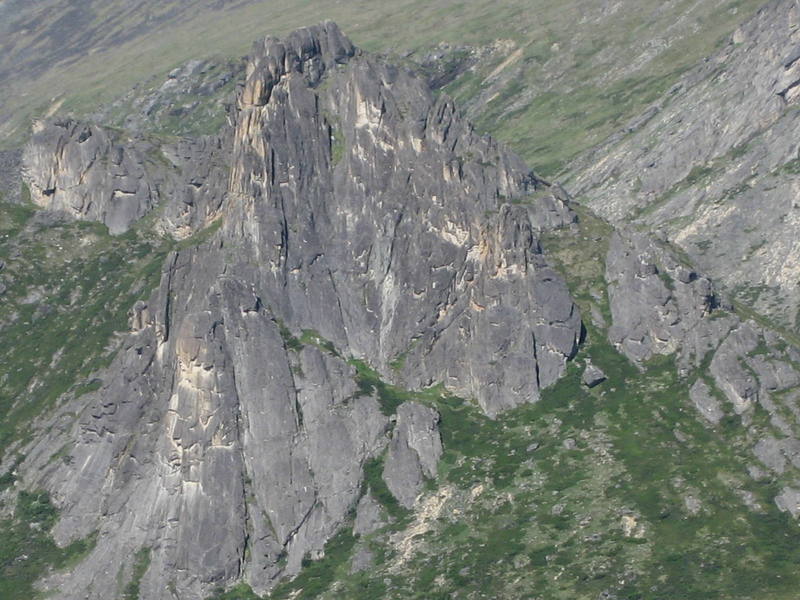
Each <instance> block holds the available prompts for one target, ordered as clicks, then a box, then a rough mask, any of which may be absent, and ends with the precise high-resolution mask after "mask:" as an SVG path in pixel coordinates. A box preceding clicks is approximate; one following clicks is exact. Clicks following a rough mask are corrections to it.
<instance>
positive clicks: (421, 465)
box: [383, 402, 442, 508]
mask: <svg viewBox="0 0 800 600" xmlns="http://www.w3.org/2000/svg"><path fill="white" fill-rule="evenodd" d="M441 455H442V440H441V437H440V436H439V413H437V412H436V411H435V410H434V409H432V408H430V407H428V406H424V405H422V404H419V403H417V402H404V403H403V404H401V405H400V407H399V408H398V409H397V424H396V425H395V428H394V433H393V434H392V441H391V442H390V443H389V452H388V454H387V455H386V462H385V464H384V467H383V479H384V481H385V482H386V486H387V487H388V488H389V491H390V492H392V495H393V496H394V497H395V498H397V500H398V502H400V504H402V505H403V506H405V507H406V508H411V507H413V506H414V502H415V500H416V499H417V496H418V495H419V493H420V492H421V491H422V488H423V486H424V485H425V479H426V478H429V479H430V478H434V477H436V472H437V463H438V462H439V458H440V457H441Z"/></svg>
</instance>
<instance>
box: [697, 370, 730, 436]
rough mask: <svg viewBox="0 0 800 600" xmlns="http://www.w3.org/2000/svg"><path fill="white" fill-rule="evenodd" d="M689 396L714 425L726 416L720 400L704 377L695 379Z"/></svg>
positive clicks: (704, 416) (703, 415)
mask: <svg viewBox="0 0 800 600" xmlns="http://www.w3.org/2000/svg"><path fill="white" fill-rule="evenodd" d="M689 397H690V398H691V400H692V402H693V403H694V405H695V408H697V412H699V413H700V415H702V417H703V418H704V419H705V420H706V421H709V422H710V423H712V424H713V425H717V424H719V422H720V421H721V420H722V417H724V416H725V412H724V411H723V410H722V405H721V403H720V401H719V400H717V398H715V397H714V395H713V393H712V392H711V389H710V388H709V386H708V385H707V384H706V383H705V382H704V381H703V380H702V379H698V380H697V381H695V383H694V385H693V386H692V387H691V389H690V390H689Z"/></svg>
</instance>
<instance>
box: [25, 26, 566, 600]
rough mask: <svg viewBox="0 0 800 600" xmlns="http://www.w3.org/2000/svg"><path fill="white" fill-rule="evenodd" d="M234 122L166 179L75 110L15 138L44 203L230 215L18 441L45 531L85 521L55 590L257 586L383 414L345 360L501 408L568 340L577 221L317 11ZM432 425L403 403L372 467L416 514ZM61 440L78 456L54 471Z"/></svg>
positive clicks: (432, 443)
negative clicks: (88, 548) (55, 515)
mask: <svg viewBox="0 0 800 600" xmlns="http://www.w3.org/2000/svg"><path fill="white" fill-rule="evenodd" d="M323 81H324V84H325V85H321V83H323ZM231 120H232V123H233V125H232V129H230V130H225V131H223V132H221V134H220V135H219V136H218V137H211V138H201V139H199V140H194V141H185V142H179V143H177V144H173V145H171V146H166V147H162V148H153V150H154V151H157V152H159V153H160V155H161V156H160V157H159V158H158V160H154V161H153V162H154V163H160V165H161V166H158V164H151V163H150V162H149V161H150V159H151V158H153V157H152V156H151V157H150V158H147V159H145V158H142V156H143V154H142V152H141V151H140V145H139V143H138V142H135V141H134V142H133V143H132V144H128V143H127V141H126V140H118V139H114V138H113V136H112V135H111V134H110V133H109V132H106V131H104V130H102V128H98V127H96V126H94V125H81V124H78V123H75V122H71V121H70V122H61V123H60V124H58V123H46V124H43V125H41V126H40V130H39V132H38V134H39V137H38V138H36V136H35V138H36V139H35V140H34V142H32V144H31V145H30V146H29V148H28V150H27V160H28V163H27V164H29V167H28V169H29V170H28V172H27V175H26V176H27V177H28V179H29V181H31V182H32V183H35V184H36V185H35V187H36V194H35V196H36V199H37V201H38V202H40V203H41V204H42V205H43V206H47V207H48V208H51V209H57V210H63V211H66V212H68V213H69V214H71V215H72V216H73V217H75V218H85V219H95V220H99V221H101V222H105V223H106V224H108V225H109V228H112V230H113V231H114V232H119V231H122V230H124V229H125V228H126V227H129V226H130V225H131V223H133V221H134V220H135V219H136V218H139V217H140V216H141V215H142V214H144V213H145V212H146V211H147V210H149V209H150V208H152V207H153V206H154V205H155V203H156V201H158V202H159V215H157V216H155V217H154V218H155V219H156V222H157V227H161V228H162V229H163V231H165V232H167V233H169V234H170V235H173V236H174V237H179V238H180V237H186V236H187V235H189V234H191V233H192V232H195V231H197V230H199V229H201V228H203V227H205V226H206V225H208V224H209V223H210V222H212V221H214V220H216V219H219V220H220V221H221V223H222V225H221V227H220V229H219V230H218V231H217V232H216V233H213V234H212V235H210V237H209V239H208V240H207V241H206V242H204V243H202V244H199V245H197V246H195V247H185V248H182V249H181V250H179V251H177V252H174V253H172V254H170V255H169V256H168V258H167V260H166V261H165V264H164V266H163V270H162V277H161V282H160V285H159V287H158V289H157V290H156V291H155V292H153V294H152V295H151V297H150V298H148V299H147V300H146V301H145V302H143V303H141V304H137V305H135V306H134V307H133V310H132V311H131V315H130V324H131V331H130V332H129V333H128V334H127V336H126V338H125V339H124V341H123V343H122V347H121V350H120V351H119V353H118V355H117V356H116V358H115V360H114V362H113V363H112V365H111V367H110V368H109V369H107V370H106V371H104V372H103V373H102V374H101V379H102V381H103V385H102V387H101V389H99V390H97V391H96V392H93V393H90V394H86V395H84V396H81V397H79V398H72V399H70V400H69V401H67V402H65V404H64V405H63V406H62V407H61V408H60V411H61V412H60V413H59V414H60V415H62V416H63V415H64V414H67V413H72V414H75V415H77V417H76V418H75V419H74V421H70V423H71V424H70V425H69V426H64V427H60V428H56V427H53V428H49V429H48V430H47V431H46V433H44V434H43V435H42V436H41V437H40V438H39V439H37V441H36V442H35V443H34V444H32V445H31V446H30V447H29V448H27V449H26V452H25V455H26V461H25V464H24V465H23V466H22V467H21V470H22V471H24V475H23V479H24V481H23V483H24V485H26V486H29V487H31V488H34V487H41V488H44V489H46V490H48V491H50V492H51V494H52V496H53V500H54V502H55V503H56V504H57V506H58V507H59V509H60V511H61V513H60V514H61V518H60V520H59V522H58V524H57V525H56V526H55V528H54V529H53V535H54V537H55V539H56V540H57V541H58V543H59V544H65V543H69V542H70V541H72V540H75V539H77V538H81V537H84V536H86V535H88V534H90V533H91V532H93V531H96V530H98V531H99V535H98V542H97V546H96V548H95V549H94V550H93V551H92V552H91V553H90V554H89V556H88V557H87V558H86V559H85V560H84V561H82V562H81V563H79V564H78V565H77V566H76V567H74V569H72V570H71V571H70V572H69V573H68V574H63V575H59V577H60V578H61V579H60V580H59V583H60V585H59V587H60V589H61V591H60V592H59V594H60V595H58V596H57V597H58V598H63V599H65V600H66V599H70V600H71V599H72V598H76V597H81V598H86V599H88V600H100V599H105V598H110V597H113V596H114V595H115V594H116V593H117V588H118V585H119V581H121V582H123V583H125V582H127V580H128V579H129V578H130V576H131V572H130V569H128V568H126V567H123V568H120V565H126V564H128V563H129V562H130V561H129V558H130V556H131V555H132V554H133V553H135V552H136V551H137V550H139V549H141V548H145V547H148V548H151V553H150V559H151V560H150V565H149V568H148V569H147V571H146V573H145V574H144V575H143V577H142V580H141V584H140V590H141V595H142V597H147V598H158V597H160V595H161V594H162V593H163V590H165V589H170V588H174V589H177V590H179V595H180V597H181V598H187V599H195V598H202V597H205V596H207V595H208V594H209V593H210V591H211V590H213V589H214V588H215V587H217V586H219V585H221V584H226V583H230V582H232V581H234V580H237V579H240V578H242V577H243V578H244V579H245V580H246V581H247V582H248V583H249V584H250V585H251V586H252V588H253V589H254V590H255V591H256V592H257V593H259V594H263V593H266V592H267V591H268V590H269V589H271V588H272V587H273V586H274V585H275V582H276V581H277V580H279V579H280V578H281V577H285V576H293V575H295V574H296V573H297V572H298V571H299V569H300V567H301V564H302V561H303V558H304V557H306V556H310V557H311V558H317V557H320V556H322V553H323V552H324V546H325V542H326V541H327V540H329V539H330V538H331V537H332V536H333V535H334V534H335V533H336V532H337V531H338V530H339V529H341V528H342V527H343V526H345V524H346V523H347V520H348V517H349V515H350V513H351V511H352V509H353V507H354V506H356V504H357V503H358V501H359V496H360V494H361V489H362V485H363V481H362V479H363V473H362V468H363V465H364V464H365V463H366V462H367V461H368V460H370V459H372V458H375V457H377V456H380V455H381V454H382V453H383V452H384V451H385V450H386V444H387V436H386V432H387V430H388V427H389V423H390V421H389V418H388V416H387V415H385V414H383V412H382V410H381V406H380V405H379V403H378V400H377V399H376V398H375V397H372V396H369V395H367V396H365V395H362V393H361V389H362V388H360V387H359V386H358V385H357V373H356V370H355V369H354V368H353V366H351V364H349V363H348V361H347V360H345V359H344V358H343V357H345V356H346V357H355V358H362V359H365V360H367V361H368V362H369V364H370V366H372V367H374V368H375V369H376V370H377V371H378V372H379V373H380V374H381V376H382V377H384V378H385V379H392V380H393V381H394V382H395V383H397V384H399V385H403V386H407V387H412V388H423V387H426V386H429V385H431V384H433V383H437V382H441V383H443V384H444V385H445V386H446V387H447V388H448V389H449V390H451V391H453V392H455V393H458V394H461V395H463V396H465V397H470V398H475V399H476V400H477V401H478V403H479V404H480V406H481V407H482V408H483V409H484V411H485V412H486V413H487V414H489V415H492V416H494V415H496V414H498V413H499V412H500V411H502V410H505V409H508V408H511V407H513V406H517V405H519V404H521V403H524V402H532V401H535V400H537V399H538V398H539V395H540V392H541V390H542V389H543V388H545V387H547V386H549V385H552V384H553V383H555V381H557V379H558V378H559V377H560V376H561V375H562V374H563V373H564V370H565V366H566V361H567V360H568V359H569V358H571V357H572V356H573V355H574V353H575V351H576V349H577V344H578V340H579V339H580V334H581V321H580V316H579V313H578V310H577V308H576V307H575V305H574V303H573V302H572V299H571V298H570V296H569V293H568V291H567V288H566V285H565V284H564V282H563V280H562V279H561V278H560V276H559V275H557V274H556V272H555V271H554V270H553V269H552V268H551V267H550V266H549V265H548V264H547V261H546V260H545V257H544V255H543V254H542V250H541V248H540V245H539V241H538V236H539V235H540V233H541V232H542V231H543V230H546V229H548V228H552V227H557V226H564V225H568V224H569V223H570V222H572V221H573V220H574V215H573V214H572V212H571V211H570V210H569V208H568V207H567V205H566V203H565V198H562V197H561V196H562V195H563V193H562V191H561V190H560V189H559V188H558V187H557V186H555V185H551V184H549V183H547V182H544V181H542V180H540V179H538V178H537V177H536V176H535V175H534V174H533V173H531V171H530V170H529V169H528V168H527V167H525V165H524V164H523V163H522V161H521V160H520V159H519V158H518V157H517V156H515V155H514V154H512V153H511V152H509V151H508V150H506V149H505V148H504V147H503V146H501V145H499V144H497V143H496V142H495V141H493V140H491V139H490V138H487V137H484V136H481V135H478V134H477V133H475V132H474V130H473V128H472V126H471V125H470V124H469V123H468V122H467V121H466V120H464V119H463V118H462V117H461V115H460V114H459V113H458V111H457V110H456V109H455V107H454V105H453V103H452V101H450V100H449V99H447V97H446V96H440V97H439V98H438V99H434V98H433V97H432V95H431V93H430V91H429V90H428V89H427V88H426V86H425V85H424V83H423V82H422V81H421V80H419V79H418V78H416V77H415V76H414V75H413V74H412V73H410V72H408V71H406V70H405V69H403V68H399V67H395V66H393V65H388V64H385V63H384V62H383V61H380V60H378V59H375V58H373V57H370V56H368V55H366V54H364V53H362V52H360V51H359V50H357V49H355V48H354V47H353V46H352V44H350V42H349V41H347V39H346V38H344V36H343V35H342V34H341V32H340V31H339V30H338V28H337V27H336V26H335V25H333V24H331V23H326V24H323V25H320V26H317V27H312V28H308V29H304V30H300V31H298V32H295V33H294V34H291V35H290V36H288V37H287V38H286V39H285V40H284V41H280V40H276V39H274V38H267V39H265V40H263V41H262V42H259V43H258V44H256V46H255V49H254V55H253V56H252V58H251V59H250V62H249V64H248V69H247V81H246V82H245V84H244V86H243V87H242V89H241V90H240V92H239V95H238V99H237V102H236V106H235V108H234V110H233V112H232V114H231ZM81 144H89V146H81ZM54 147H58V148H63V149H64V158H63V159H62V158H60V157H59V153H58V152H56V153H54V152H53V151H52V150H53V148H54ZM89 148H93V150H92V151H91V152H89ZM144 154H146V153H144ZM91 156H96V160H94V162H92V161H91V160H90V157H91ZM162 159H164V160H162ZM165 161H166V163H168V165H171V166H168V165H167V164H164V162H165ZM104 165H105V167H104ZM104 169H105V170H104ZM81 172H85V173H86V176H85V177H84V178H83V179H81V177H80V173H81ZM115 175H118V177H116V176H115ZM87 178H88V179H87ZM148 182H158V186H155V185H150V183H148ZM116 186H122V187H119V188H118V187H116ZM32 187H34V186H32ZM123 188H124V191H125V194H126V195H125V196H124V198H125V202H123V203H122V204H119V205H118V204H116V203H115V202H111V201H109V198H110V197H113V190H122V189H123ZM156 189H158V190H160V192H159V193H158V194H156V193H155V191H154V190H156ZM102 190H104V192H103V193H101V191H102ZM45 192H48V193H45ZM533 192H536V194H535V195H534V194H533ZM94 194H99V195H98V196H97V197H96V198H95V196H94ZM92 198H94V200H91V199H92ZM120 207H122V208H120ZM118 208H119V210H117V209H118ZM123 208H124V210H123ZM304 331H305V332H306V334H305V335H302V338H303V339H304V340H306V341H307V340H308V338H309V336H310V337H311V338H312V339H313V340H315V341H314V343H306V344H305V345H303V344H301V343H300V342H299V341H298V339H297V338H299V337H301V332H304ZM401 358H402V360H400V359H401ZM392 365H394V366H398V365H399V367H398V368H397V369H395V368H392ZM57 418H58V415H54V416H53V419H57ZM437 423H438V414H437V413H436V411H434V410H433V409H431V408H428V407H426V406H423V405H421V404H418V403H414V402H407V403H404V404H402V405H401V406H400V407H399V408H398V409H397V419H396V424H395V428H394V431H393V433H392V435H391V441H390V442H389V449H388V453H387V454H386V459H385V470H384V478H385V480H386V482H387V485H388V486H389V489H390V490H391V491H392V493H393V494H395V495H396V496H397V497H398V499H400V501H401V503H402V504H403V505H404V506H412V505H413V502H414V499H415V498H416V496H417V495H418V494H419V492H420V491H421V490H422V485H423V483H424V480H425V478H433V477H435V476H436V472H437V462H438V460H439V457H440V455H441V452H442V446H441V440H440V437H439V433H438V429H437ZM66 443H69V444H70V445H71V448H72V451H71V456H72V458H73V460H72V461H71V462H70V464H64V463H63V461H51V460H50V459H51V457H52V454H53V452H54V449H57V448H61V447H63V446H64V444H66ZM362 525H364V523H362ZM365 526H366V525H365ZM372 526H375V523H373V524H372ZM118 578H119V581H118Z"/></svg>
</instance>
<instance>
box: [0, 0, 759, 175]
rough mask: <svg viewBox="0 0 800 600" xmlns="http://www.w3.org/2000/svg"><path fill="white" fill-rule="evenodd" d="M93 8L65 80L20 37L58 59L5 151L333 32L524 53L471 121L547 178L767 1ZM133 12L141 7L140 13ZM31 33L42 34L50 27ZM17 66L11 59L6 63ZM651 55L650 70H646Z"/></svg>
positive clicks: (21, 113) (361, 40) (23, 94)
mask: <svg viewBox="0 0 800 600" xmlns="http://www.w3.org/2000/svg"><path fill="white" fill-rule="evenodd" d="M59 1H60V0H50V4H51V5H53V7H55V8H53V9H52V10H51V11H50V13H52V12H53V11H55V12H56V14H57V12H58V11H57V10H56V8H57V7H58V6H60V4H59ZM95 4H97V5H99V6H102V10H100V9H95V17H94V21H93V22H91V23H86V24H81V25H80V26H76V28H75V33H74V34H73V35H72V36H67V38H66V40H67V41H66V46H67V47H69V48H72V47H74V46H76V45H77V44H78V43H79V42H80V41H81V39H82V38H80V36H81V35H82V34H84V33H85V32H86V31H87V30H88V31H89V32H91V33H90V35H91V36H94V38H96V44H95V45H96V48H97V50H96V51H94V52H89V53H86V52H83V53H81V54H80V55H79V59H78V60H75V59H74V58H73V59H69V60H68V61H67V62H68V68H65V67H66V65H64V64H58V61H57V60H55V59H56V58H57V57H58V51H59V50H58V49H57V48H56V49H53V48H48V47H47V44H45V43H44V42H41V41H40V40H39V38H38V37H37V36H42V35H43V32H42V31H41V30H40V29H37V28H36V26H31V29H30V31H28V32H27V33H23V34H19V33H17V34H16V37H15V38H14V44H12V46H13V48H12V50H14V51H16V52H17V54H19V56H22V52H23V51H24V50H26V49H27V50H30V49H31V48H39V47H41V49H40V50H38V51H40V52H43V53H45V54H47V53H48V52H49V53H52V54H53V57H54V61H53V62H54V66H53V67H52V68H49V69H46V70H45V71H44V72H42V73H37V78H36V79H35V80H33V81H30V80H27V79H26V78H25V76H24V73H23V74H18V75H19V76H15V78H14V79H13V83H14V85H11V86H8V88H7V89H5V90H2V91H0V100H2V101H3V102H2V105H3V107H4V109H5V111H6V118H8V115H9V114H10V115H13V117H11V120H9V121H6V122H5V123H3V122H2V119H0V144H4V145H10V144H14V143H19V142H20V141H21V140H22V139H23V138H24V136H25V135H26V134H27V120H28V119H29V118H30V117H32V116H35V115H40V114H42V113H44V112H46V111H47V110H48V109H49V108H51V107H53V105H54V103H57V102H61V101H63V104H60V107H59V108H58V110H59V111H74V112H76V113H79V114H80V113H86V112H90V111H91V110H92V109H93V108H95V107H96V106H98V105H99V104H102V103H107V102H110V101H111V100H113V99H115V98H117V97H119V96H120V95H121V94H123V93H124V92H125V91H127V90H128V89H130V88H131V87H132V86H133V85H134V84H135V83H136V82H139V81H143V80H145V79H147V78H149V77H151V76H152V75H154V74H165V73H166V72H167V71H169V70H170V69H172V68H173V67H175V66H177V65H178V64H181V63H183V62H185V61H186V60H188V59H191V58H197V57H204V56H209V55H230V56H240V55H242V54H245V53H246V52H247V50H248V48H249V45H250V42H251V41H252V40H254V39H256V38H259V37H261V36H262V35H264V34H266V33H270V34H277V35H280V34H283V33H286V32H287V31H290V30H291V29H294V28H296V27H299V26H303V25H308V24H311V23H316V22H319V21H321V20H323V19H334V20H336V21H337V22H339V24H340V25H341V26H342V27H343V29H344V30H345V31H346V33H348V34H349V35H350V36H351V37H352V39H353V40H354V41H355V42H356V43H357V44H359V45H361V46H362V47H364V48H366V49H369V50H375V51H405V50H417V51H424V49H426V48H430V47H432V46H435V45H436V44H438V43H439V42H449V43H451V44H467V45H476V46H481V45H486V44H491V43H493V42H495V41H497V40H508V41H509V45H508V46H507V50H506V52H507V53H509V54H511V53H514V52H517V51H519V52H520V58H519V59H518V60H516V61H511V63H510V64H509V65H507V67H506V69H505V70H507V71H508V70H514V69H517V68H521V70H520V71H519V73H517V72H516V71H514V76H513V77H511V78H510V79H509V81H507V82H505V84H504V85H500V86H499V87H498V89H497V90H496V95H495V96H494V98H493V99H492V100H491V101H490V102H488V104H485V105H484V102H483V101H482V102H481V105H480V106H479V107H477V108H476V111H477V112H476V114H475V116H476V117H478V122H479V125H480V126H481V128H483V129H484V130H486V131H488V132H492V133H494V134H496V135H497V136H498V137H499V138H501V139H504V140H506V141H508V142H510V143H511V144H512V146H514V147H515V148H516V149H517V150H518V151H519V152H521V153H522V154H523V156H524V157H525V158H527V159H528V160H529V161H531V162H532V164H533V165H534V166H535V167H538V168H539V169H540V170H541V171H542V172H543V173H545V174H553V173H555V172H557V171H559V170H560V169H561V167H563V166H564V164H565V163H566V161H567V160H568V159H569V158H571V157H573V156H574V155H575V154H576V153H577V152H579V151H581V150H583V149H585V148H587V147H588V146H590V145H593V144H595V143H597V142H599V141H601V140H602V139H604V138H605V136H607V135H608V134H609V133H611V132H613V131H614V130H616V129H618V128H619V127H620V125H621V124H622V123H624V122H625V121H626V120H627V119H628V118H630V117H631V116H633V115H635V114H637V112H638V111H639V110H640V108H641V107H642V106H643V105H644V104H646V103H647V102H649V101H650V100H652V99H653V98H655V97H656V96H657V95H658V94H660V93H661V92H663V91H664V90H666V89H668V87H669V86H670V85H671V84H672V83H673V82H674V81H675V80H676V78H677V76H678V74H679V73H680V72H682V71H683V70H684V69H686V68H687V67H688V66H690V65H691V64H693V63H694V62H696V61H697V60H699V59H701V58H702V57H703V56H705V55H706V54H707V53H708V52H709V51H710V50H711V49H712V48H713V47H714V45H715V44H716V43H718V42H719V41H720V39H721V38H722V37H723V36H725V35H727V34H728V33H730V31H732V30H733V28H734V27H735V26H736V25H737V24H738V23H739V22H741V21H742V20H743V19H745V18H746V17H747V16H748V15H749V14H751V13H752V12H753V11H754V9H755V8H756V7H758V6H759V5H761V4H763V0H705V1H701V2H694V1H690V0H675V1H674V2H669V3H664V2H661V1H660V0H635V1H634V0H627V2H622V3H620V5H619V10H611V9H608V8H604V7H602V6H594V5H587V3H585V2H580V1H579V0H568V1H566V2H553V1H552V0H534V1H531V0H507V1H506V2H503V3H501V4H499V5H498V4H497V3H494V2H488V1H487V0H479V1H475V2H451V1H447V2H446V1H444V0H436V1H434V2H430V1H422V0H397V1H394V2H391V3H390V2H384V1H377V2H367V1H348V2H341V1H334V0H315V1H313V2H312V1H310V0H302V1H299V2H294V3H292V5H291V7H287V5H286V4H285V3H283V2H277V1H274V0H273V1H263V2H251V3H243V4H242V5H238V6H235V7H233V8H229V9H226V10H212V9H209V8H207V7H202V6H200V7H198V6H196V3H195V5H194V6H193V8H191V9H188V8H181V3H180V2H171V3H164V4H163V5H160V6H161V7H160V8H159V9H158V10H156V11H151V12H154V17H153V21H152V24H149V25H147V26H143V25H142V24H141V22H140V21H142V19H143V16H142V15H147V14H148V13H147V11H144V9H142V10H138V11H133V10H129V12H125V10H124V9H122V8H120V7H122V6H124V5H122V3H116V4H113V5H111V4H109V3H108V2H104V3H103V4H102V5H100V4H99V3H97V2H95ZM141 4H143V5H145V6H149V4H148V3H147V2H146V1H143V2H142V3H141ZM31 10H33V9H31ZM50 13H47V14H50ZM119 15H122V17H120V16H119ZM123 17H124V18H123ZM159 19H163V21H161V22H159ZM39 21H41V22H42V23H48V21H47V15H46V14H44V13H43V14H42V15H39V20H37V21H34V23H39ZM101 25H102V26H101ZM40 28H41V29H44V30H45V32H47V31H48V30H47V29H46V27H45V25H41V26H40ZM131 31H135V32H137V33H136V35H135V36H133V37H131V39H128V41H123V42H122V43H119V44H116V43H114V40H115V39H116V38H118V39H120V40H125V39H126V36H130V35H131V34H130V32H131ZM45 35H52V32H50V33H49V34H47V33H45ZM46 39H47V38H46V37H45V40H46ZM37 40H39V41H37ZM62 48H63V45H62ZM61 52H62V53H63V52H64V51H63V50H61ZM17 54H14V52H13V51H12V52H10V53H9V56H11V57H12V58H9V59H7V60H6V62H7V63H10V62H11V61H12V60H14V58H13V57H17ZM651 54H652V55H654V58H653V59H652V60H647V57H648V56H650V55H651ZM419 55H420V54H419V53H418V56H419ZM492 57H493V58H492V59H491V60H490V61H489V62H488V63H480V64H479V66H478V67H477V69H476V70H475V71H474V72H472V71H470V72H467V73H466V74H465V75H464V76H462V77H461V78H460V79H459V80H458V81H456V82H454V83H453V84H451V86H450V87H449V91H451V92H452V93H453V94H454V95H455V96H456V97H458V98H459V99H461V100H464V101H467V100H470V99H473V98H475V97H476V95H478V94H479V93H480V92H481V90H482V89H484V88H486V87H487V85H489V83H490V82H489V81H486V77H487V75H489V73H490V71H492V70H493V69H494V68H495V67H497V66H498V64H499V63H500V62H502V61H503V60H505V59H506V53H505V52H501V53H495V54H493V55H492ZM17 60H18V62H19V61H20V60H22V59H21V58H17ZM500 76H502V73H501V74H500ZM488 99H489V98H485V99H484V100H488ZM0 112H3V111H0Z"/></svg>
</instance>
